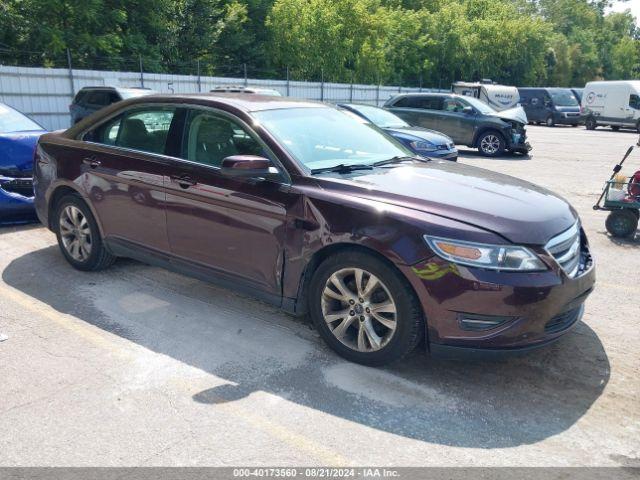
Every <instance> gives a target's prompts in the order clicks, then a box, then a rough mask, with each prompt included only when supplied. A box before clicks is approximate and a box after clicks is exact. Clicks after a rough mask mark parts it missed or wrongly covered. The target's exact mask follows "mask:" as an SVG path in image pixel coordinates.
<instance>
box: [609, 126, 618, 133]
mask: <svg viewBox="0 0 640 480" xmlns="http://www.w3.org/2000/svg"><path fill="white" fill-rule="evenodd" d="M611 130H613V131H614V132H617V131H618V130H620V127H619V126H618V125H611Z"/></svg>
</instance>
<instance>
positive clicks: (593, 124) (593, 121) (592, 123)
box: [584, 117, 598, 130]
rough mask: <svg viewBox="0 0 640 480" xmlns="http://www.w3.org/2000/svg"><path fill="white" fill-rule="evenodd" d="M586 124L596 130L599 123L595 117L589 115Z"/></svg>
mask: <svg viewBox="0 0 640 480" xmlns="http://www.w3.org/2000/svg"><path fill="white" fill-rule="evenodd" d="M584 126H585V128H586V129H587V130H595V129H596V127H597V126H598V124H597V123H596V119H595V118H593V117H589V118H587V119H586V120H585V121H584Z"/></svg>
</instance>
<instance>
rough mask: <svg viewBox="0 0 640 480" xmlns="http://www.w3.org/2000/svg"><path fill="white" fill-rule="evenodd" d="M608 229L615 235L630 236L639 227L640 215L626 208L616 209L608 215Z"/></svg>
mask: <svg viewBox="0 0 640 480" xmlns="http://www.w3.org/2000/svg"><path fill="white" fill-rule="evenodd" d="M605 226H606V227H607V231H608V232H609V233H610V234H611V235H612V236H614V237H618V238H624V237H630V236H632V235H634V234H635V233H636V230H637V229H638V217H637V216H636V214H635V212H633V211H631V210H628V209H625V210H614V211H612V212H611V213H610V214H609V216H608V217H607V221H606V223H605Z"/></svg>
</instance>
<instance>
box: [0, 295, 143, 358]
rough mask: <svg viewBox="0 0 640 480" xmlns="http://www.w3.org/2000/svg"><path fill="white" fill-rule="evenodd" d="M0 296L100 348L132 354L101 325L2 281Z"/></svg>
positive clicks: (127, 354)
mask: <svg viewBox="0 0 640 480" xmlns="http://www.w3.org/2000/svg"><path fill="white" fill-rule="evenodd" d="M0 296H2V297H4V298H5V299H7V300H10V301H12V302H13V303H16V304H18V305H20V307H22V308H23V309H25V310H28V311H30V312H31V313H33V314H36V315H40V316H42V317H44V318H46V319H47V320H50V321H52V322H54V323H55V324H56V325H58V326H60V327H62V328H64V329H66V330H69V331H71V332H73V333H75V334H76V335H78V336H80V337H82V338H84V339H85V340H87V341H89V342H90V343H92V344H94V345H96V346H98V347H100V348H103V349H105V350H109V351H110V352H111V353H114V354H116V355H118V356H120V357H123V358H126V357H130V356H131V355H130V354H129V353H128V352H127V351H126V350H125V349H123V348H122V347H120V346H118V345H117V343H116V342H114V341H113V340H111V339H109V336H111V334H108V333H105V332H104V330H102V329H100V328H99V327H95V326H93V325H91V324H89V323H87V322H83V321H81V320H78V319H77V318H75V317H74V316H73V315H69V314H66V313H62V312H59V311H57V310H56V309H54V308H53V307H51V306H50V305H47V304H46V303H44V302H41V301H40V300H37V299H35V298H33V297H30V296H29V295H27V294H25V293H22V292H21V291H19V290H16V289H15V288H13V287H10V286H8V285H7V284H5V283H1V282H0Z"/></svg>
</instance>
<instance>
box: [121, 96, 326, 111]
mask: <svg viewBox="0 0 640 480" xmlns="http://www.w3.org/2000/svg"><path fill="white" fill-rule="evenodd" d="M150 100H153V101H158V102H162V101H168V102H172V103H173V102H176V101H184V102H185V103H189V102H193V103H196V104H203V103H207V102H211V103H214V102H215V103H226V104H228V105H231V106H233V107H235V108H237V109H239V110H244V111H245V112H258V111H263V110H278V109H284V108H318V107H327V105H326V104H324V103H321V102H314V101H311V100H299V99H296V98H288V97H275V96H273V95H259V94H253V95H247V94H246V93H226V92H214V93H191V94H184V93H176V94H159V95H150V96H146V97H139V98H137V99H135V100H131V101H133V102H135V101H143V102H145V101H150Z"/></svg>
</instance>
